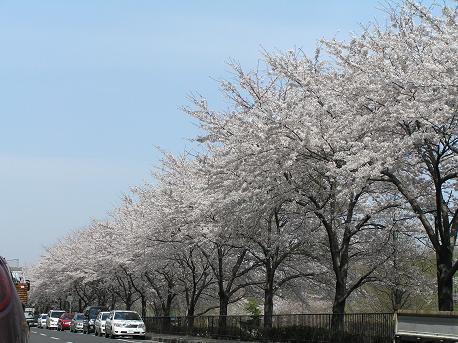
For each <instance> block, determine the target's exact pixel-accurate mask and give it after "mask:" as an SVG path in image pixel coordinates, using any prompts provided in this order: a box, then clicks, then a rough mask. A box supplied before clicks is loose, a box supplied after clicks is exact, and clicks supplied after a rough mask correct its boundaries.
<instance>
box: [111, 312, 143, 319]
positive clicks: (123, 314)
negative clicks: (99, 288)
mask: <svg viewBox="0 0 458 343" xmlns="http://www.w3.org/2000/svg"><path fill="white" fill-rule="evenodd" d="M114 319H122V320H141V319H140V316H139V315H138V314H137V313H136V312H116V313H115V316H114Z"/></svg>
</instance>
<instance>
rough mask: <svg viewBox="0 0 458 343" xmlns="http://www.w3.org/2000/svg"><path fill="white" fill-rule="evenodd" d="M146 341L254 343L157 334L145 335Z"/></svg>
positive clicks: (251, 342) (168, 342)
mask: <svg viewBox="0 0 458 343" xmlns="http://www.w3.org/2000/svg"><path fill="white" fill-rule="evenodd" d="M146 337H147V339H149V340H151V341H153V342H164V343H216V342H224V343H256V341H250V342H248V341H238V340H234V339H232V340H231V339H222V338H207V337H197V336H179V335H169V334H159V333H151V332H149V333H147V334H146Z"/></svg>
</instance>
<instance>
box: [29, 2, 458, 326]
mask: <svg viewBox="0 0 458 343" xmlns="http://www.w3.org/2000/svg"><path fill="white" fill-rule="evenodd" d="M438 10H439V9H438V8H432V9H427V8H425V7H422V6H420V5H418V4H416V3H413V2H410V1H408V2H406V3H404V5H403V6H402V7H400V8H396V9H390V10H389V11H388V12H389V19H388V21H387V24H386V26H383V27H382V26H378V25H371V26H370V27H367V28H366V29H364V30H363V32H362V33H361V34H359V35H356V36H354V37H353V38H352V39H351V40H350V41H346V42H340V41H336V40H331V41H323V42H322V43H321V44H320V48H319V49H317V52H316V54H315V56H313V57H308V56H306V55H305V54H303V53H302V52H301V51H288V52H286V53H284V54H282V53H275V54H271V53H268V52H265V53H264V56H263V60H262V63H260V66H259V67H258V69H256V70H253V71H250V72H246V71H244V70H243V69H242V68H241V67H240V66H239V65H237V64H236V63H233V64H232V67H233V72H234V79H233V81H231V82H229V81H222V82H221V83H220V87H221V89H222V92H223V93H224V95H225V96H226V98H227V102H228V106H227V110H224V111H216V110H212V108H211V107H210V106H209V105H208V104H207V101H206V100H205V99H203V98H195V99H193V104H192V106H191V107H190V108H186V109H185V111H186V112H187V113H189V115H190V116H192V117H193V118H195V119H197V120H198V123H199V124H200V127H201V135H200V136H199V137H196V139H195V147H196V148H195V149H194V150H195V151H194V152H190V153H184V154H183V155H180V156H173V155H170V154H164V157H163V160H162V163H161V165H160V167H159V168H158V169H157V171H156V172H155V173H154V181H153V182H152V183H151V184H145V185H142V186H139V187H135V188H133V189H132V191H131V193H129V195H127V196H126V197H125V199H124V200H123V202H122V205H121V206H120V207H119V208H117V209H116V210H114V211H113V213H112V216H111V217H110V220H106V221H94V222H93V223H92V224H91V225H89V226H88V227H87V228H85V229H82V230H78V231H75V232H72V233H71V234H69V235H67V236H66V237H64V238H62V239H61V240H60V241H59V242H57V243H56V244H55V245H53V246H52V247H50V248H48V249H47V251H46V253H45V254H44V256H43V257H42V258H41V260H40V261H39V263H38V264H37V265H36V266H35V267H34V272H33V285H34V287H33V299H34V300H35V301H36V302H37V304H52V303H55V302H56V301H57V299H65V297H66V295H67V294H68V293H71V294H73V295H75V296H77V297H78V299H79V301H80V306H81V303H82V305H85V304H90V303H100V304H107V305H109V306H111V307H115V306H120V305H121V304H122V306H124V307H125V308H131V307H132V306H133V305H134V304H136V306H139V307H140V306H141V308H142V311H143V314H145V311H146V309H147V308H148V306H151V307H152V308H153V309H154V314H155V315H162V316H170V315H171V313H172V312H173V313H174V314H177V313H178V314H185V315H187V316H189V317H194V316H196V315H200V314H203V313H212V312H209V311H212V310H213V311H217V310H216V309H219V314H221V315H226V314H227V313H228V308H237V307H232V305H231V304H240V303H243V302H244V301H246V299H248V298H258V299H261V301H260V303H262V304H263V307H264V315H265V325H266V326H269V325H271V318H272V313H273V312H274V308H275V304H278V303H279V302H280V301H285V300H290V301H292V302H298V301H301V302H305V303H307V302H308V304H309V305H310V306H312V308H313V304H316V303H317V302H318V301H322V302H323V303H324V304H325V305H324V306H326V304H329V308H328V310H332V312H333V313H335V314H339V313H344V311H345V310H346V306H347V310H348V306H349V305H351V304H354V306H356V305H357V304H358V303H361V301H362V299H365V301H366V304H367V303H369V302H370V301H375V300H373V299H375V298H377V297H376V296H375V294H377V295H380V294H382V293H383V294H385V295H386V298H385V299H388V300H389V305H387V306H388V308H387V307H386V306H385V308H384V309H385V310H387V309H389V310H391V309H397V308H400V307H403V306H415V304H416V305H418V302H417V303H414V302H412V301H410V300H412V299H414V298H415V297H416V299H417V300H418V298H420V299H421V300H422V301H423V302H424V303H425V302H428V301H431V298H433V299H434V300H433V301H434V303H435V304H436V302H437V306H438V308H439V309H440V310H452V309H453V276H454V274H455V272H456V270H457V269H458V262H457V261H456V260H455V259H454V247H455V243H456V232H457V229H458V204H457V177H458V135H457V133H458V130H457V128H458V113H457V100H458V97H457V96H458V64H457V61H458V45H457V42H458V26H457V20H456V15H457V11H456V10H455V9H452V8H448V7H443V8H440V10H442V11H441V12H440V13H438ZM433 13H436V14H433ZM431 266H432V268H429V267H431ZM429 269H432V270H429ZM435 274H437V277H435ZM431 278H432V279H433V280H432V282H431V280H430V279H431ZM434 283H436V284H437V286H436V285H433V288H434V287H435V290H436V292H435V293H437V296H436V297H434V296H429V295H428V294H429V293H428V292H429V290H430V288H429V285H431V284H434ZM433 292H434V290H433ZM436 299H437V300H436ZM409 301H410V302H409ZM234 306H235V305H234ZM372 306H375V305H374V303H372V305H371V308H368V309H369V310H370V309H373V307H372ZM354 308H356V307H354ZM213 313H214V312H213Z"/></svg>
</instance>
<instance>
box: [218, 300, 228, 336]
mask: <svg viewBox="0 0 458 343" xmlns="http://www.w3.org/2000/svg"><path fill="white" fill-rule="evenodd" d="M228 306H229V297H228V296H227V294H226V293H225V292H221V291H220V292H219V320H218V326H219V330H220V333H221V334H224V332H225V330H226V325H227V307H228Z"/></svg>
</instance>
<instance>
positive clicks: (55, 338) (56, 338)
mask: <svg viewBox="0 0 458 343" xmlns="http://www.w3.org/2000/svg"><path fill="white" fill-rule="evenodd" d="M50 338H51V339H60V338H59V337H50Z"/></svg>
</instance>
